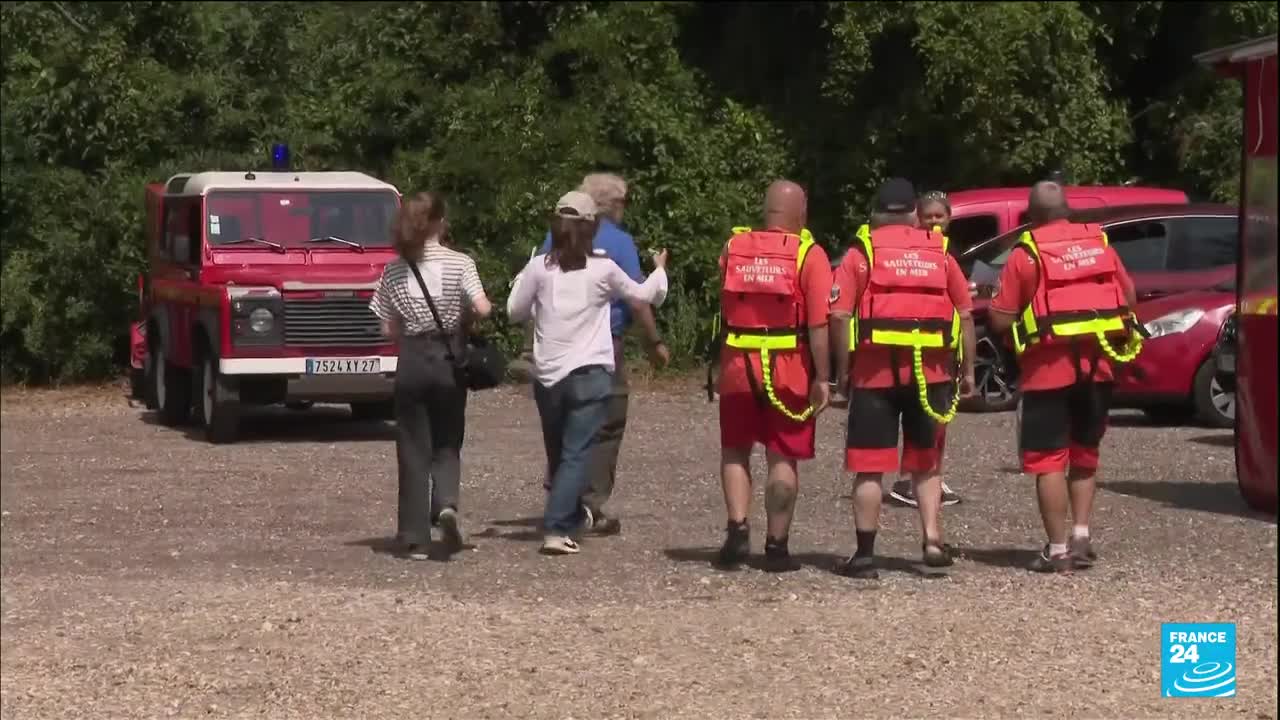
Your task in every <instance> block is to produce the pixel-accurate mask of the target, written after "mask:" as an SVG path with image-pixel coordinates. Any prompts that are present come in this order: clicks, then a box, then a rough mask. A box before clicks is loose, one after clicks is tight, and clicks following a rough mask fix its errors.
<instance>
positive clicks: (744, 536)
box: [716, 522, 751, 568]
mask: <svg viewBox="0 0 1280 720" xmlns="http://www.w3.org/2000/svg"><path fill="white" fill-rule="evenodd" d="M749 554H751V529H750V528H749V527H747V524H746V523H745V522H742V523H734V522H730V523H729V525H728V527H726V528H725V538H724V544H723V545H721V546H720V554H719V555H718V556H717V558H716V560H717V563H718V564H719V565H721V566H722V567H730V568H731V567H735V566H737V565H738V564H739V563H741V562H742V561H743V559H745V558H746V557H747V555H749Z"/></svg>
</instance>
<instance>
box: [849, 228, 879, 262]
mask: <svg viewBox="0 0 1280 720" xmlns="http://www.w3.org/2000/svg"><path fill="white" fill-rule="evenodd" d="M854 237H856V238H858V242H861V243H862V250H863V252H864V253H865V254H866V256H867V265H868V267H869V266H871V265H872V264H873V263H874V262H875V250H873V249H872V248H871V226H870V225H863V226H862V227H860V228H858V232H856V233H854Z"/></svg>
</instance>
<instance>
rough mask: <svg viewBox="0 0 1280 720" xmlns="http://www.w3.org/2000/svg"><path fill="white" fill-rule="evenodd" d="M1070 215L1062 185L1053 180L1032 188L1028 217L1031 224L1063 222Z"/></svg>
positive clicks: (1028, 199) (1028, 204)
mask: <svg viewBox="0 0 1280 720" xmlns="http://www.w3.org/2000/svg"><path fill="white" fill-rule="evenodd" d="M1070 213H1071V208H1069V207H1068V206H1067V194H1066V191H1065V190H1063V189H1062V186H1061V185H1059V184H1058V183H1056V182H1053V181H1051V180H1044V181H1041V182H1038V183H1036V184H1035V185H1032V186H1031V196H1030V197H1028V198H1027V217H1028V218H1029V219H1030V220H1031V224H1033V225H1043V224H1045V223H1048V222H1053V221H1054V220H1061V219H1064V218H1066V217H1067V216H1068V215H1069V214H1070Z"/></svg>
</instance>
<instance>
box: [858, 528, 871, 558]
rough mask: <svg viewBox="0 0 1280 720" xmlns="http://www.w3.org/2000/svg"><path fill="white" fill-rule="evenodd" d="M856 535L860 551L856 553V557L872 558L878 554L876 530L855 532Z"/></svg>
mask: <svg viewBox="0 0 1280 720" xmlns="http://www.w3.org/2000/svg"><path fill="white" fill-rule="evenodd" d="M854 535H856V536H857V538H858V549H857V550H855V551H854V553H853V556H854V557H858V558H860V557H871V556H873V555H875V552H876V531H875V530H855V531H854Z"/></svg>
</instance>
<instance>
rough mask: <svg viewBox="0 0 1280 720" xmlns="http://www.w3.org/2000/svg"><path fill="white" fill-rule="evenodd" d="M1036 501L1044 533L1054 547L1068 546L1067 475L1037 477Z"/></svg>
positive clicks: (1057, 473)
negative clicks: (1038, 505)
mask: <svg viewBox="0 0 1280 720" xmlns="http://www.w3.org/2000/svg"><path fill="white" fill-rule="evenodd" d="M1036 499H1037V500H1038V501H1039V503H1040V519H1041V520H1042V521H1043V522H1044V533H1045V535H1047V536H1048V538H1049V544H1050V545H1053V546H1065V545H1066V544H1067V474H1066V473H1064V472H1061V471H1059V472H1051V473H1042V474H1040V475H1037V476H1036Z"/></svg>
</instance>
